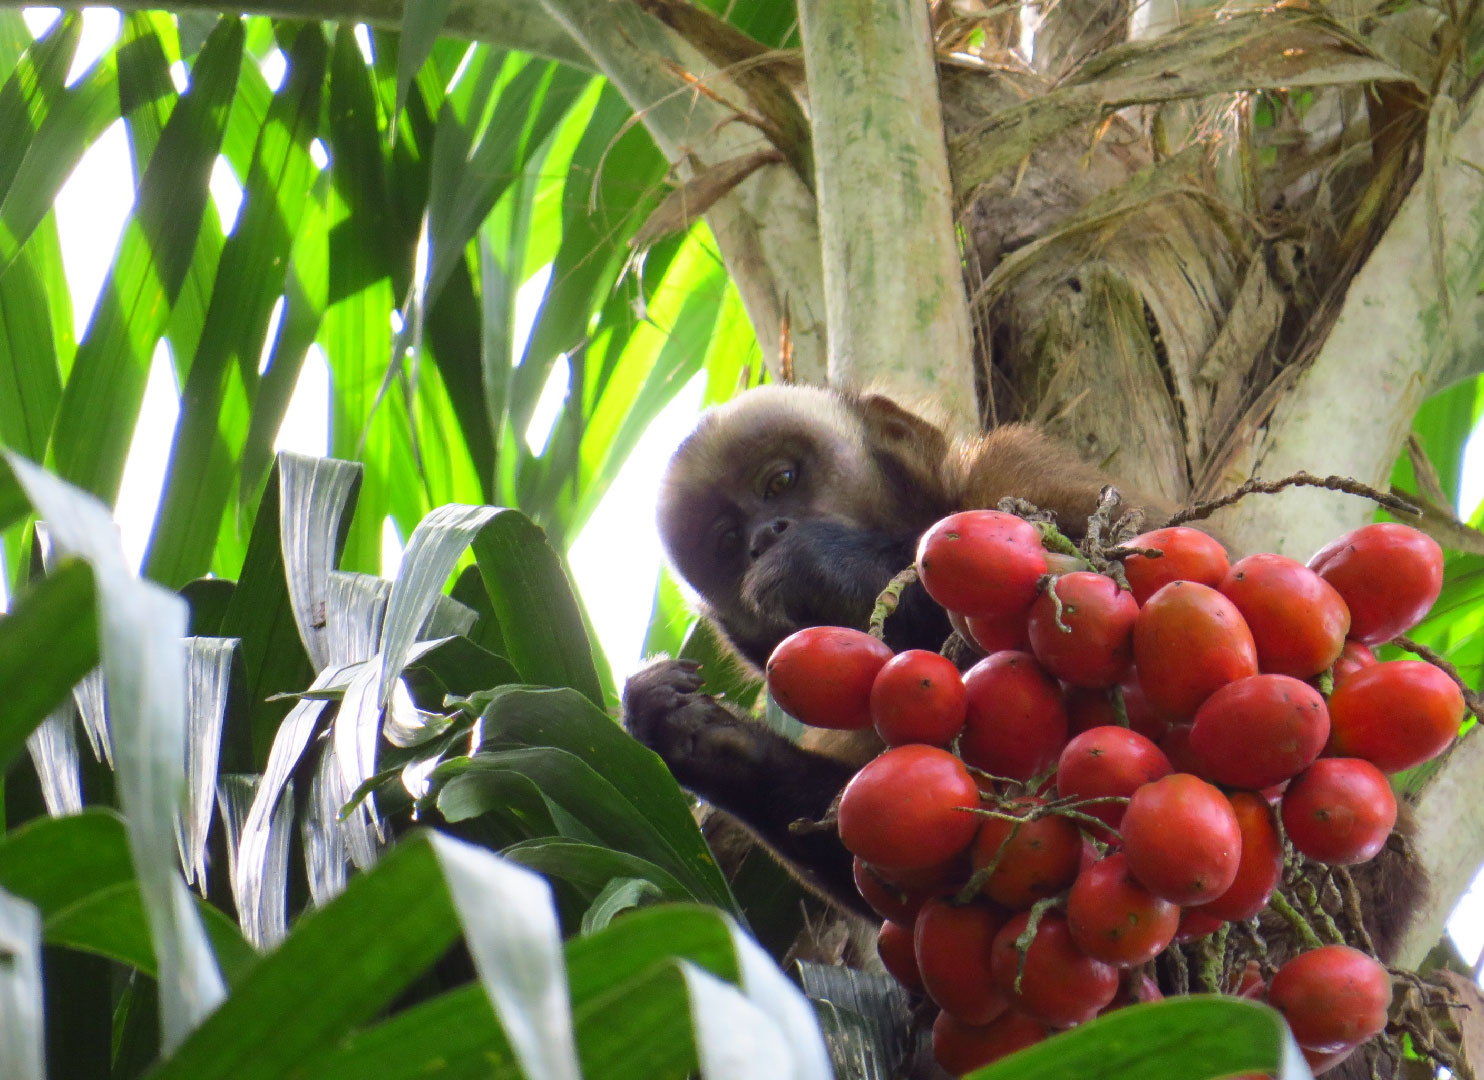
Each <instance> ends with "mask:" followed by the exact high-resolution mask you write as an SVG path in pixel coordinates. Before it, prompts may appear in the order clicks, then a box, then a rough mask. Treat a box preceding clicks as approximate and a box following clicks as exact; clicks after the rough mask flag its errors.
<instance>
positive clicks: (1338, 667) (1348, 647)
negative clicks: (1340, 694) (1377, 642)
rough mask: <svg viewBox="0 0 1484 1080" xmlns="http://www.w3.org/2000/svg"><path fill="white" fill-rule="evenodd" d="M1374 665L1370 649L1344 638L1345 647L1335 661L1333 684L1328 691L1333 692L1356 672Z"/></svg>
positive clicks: (1373, 656)
mask: <svg viewBox="0 0 1484 1080" xmlns="http://www.w3.org/2000/svg"><path fill="white" fill-rule="evenodd" d="M1375 663H1376V654H1375V653H1373V652H1371V650H1370V649H1368V648H1366V647H1365V646H1364V645H1362V644H1361V643H1360V642H1358V641H1355V640H1353V639H1351V638H1346V639H1345V647H1344V648H1342V649H1341V650H1340V658H1339V659H1338V660H1336V661H1335V666H1334V683H1333V685H1332V686H1331V687H1330V690H1331V691H1333V690H1334V687H1336V686H1339V685H1340V683H1342V682H1344V681H1345V680H1346V679H1348V678H1349V677H1350V676H1352V675H1354V674H1355V673H1356V672H1357V671H1359V670H1361V669H1362V668H1368V667H1371V666H1373V665H1374V664H1375Z"/></svg>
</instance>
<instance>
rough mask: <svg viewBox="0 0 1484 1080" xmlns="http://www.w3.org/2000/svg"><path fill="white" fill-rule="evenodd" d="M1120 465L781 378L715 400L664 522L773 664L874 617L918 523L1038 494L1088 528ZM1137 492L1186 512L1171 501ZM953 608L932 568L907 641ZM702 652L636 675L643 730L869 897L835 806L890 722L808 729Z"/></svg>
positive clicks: (937, 625) (662, 500)
mask: <svg viewBox="0 0 1484 1080" xmlns="http://www.w3.org/2000/svg"><path fill="white" fill-rule="evenodd" d="M1109 482H1110V479H1109V477H1108V476H1106V475H1105V474H1104V473H1102V472H1101V471H1099V470H1098V469H1095V468H1093V467H1092V466H1090V465H1088V464H1086V463H1085V462H1083V461H1081V460H1080V459H1078V458H1077V457H1076V455H1075V454H1073V453H1072V451H1071V450H1070V449H1069V448H1067V447H1065V446H1063V445H1062V444H1060V443H1058V442H1056V441H1055V440H1053V439H1051V438H1049V437H1047V436H1046V435H1044V434H1042V433H1041V432H1040V431H1039V430H1037V429H1036V428H1034V427H1031V426H1029V425H1026V424H1008V425H1005V426H1002V427H997V428H995V429H994V430H992V431H990V432H987V433H985V434H983V435H980V436H978V437H976V438H972V439H967V440H962V441H955V440H950V439H949V438H948V437H947V436H946V435H945V434H944V433H943V432H942V431H941V430H940V429H939V428H938V427H936V426H934V425H933V424H931V423H929V422H928V421H927V420H924V419H923V418H921V417H919V416H916V415H914V414H913V413H910V412H908V411H906V410H905V409H903V408H901V407H900V406H898V405H896V404H894V403H893V402H891V401H890V400H888V399H887V398H884V397H880V396H877V395H869V394H866V395H862V394H852V393H846V392H842V391H838V390H827V389H822V388H818V387H806V386H764V387H759V388H758V389H755V390H751V391H749V392H747V393H745V394H743V395H741V396H740V397H738V398H737V399H736V400H734V401H732V402H729V403H727V404H725V405H722V406H720V407H718V408H716V409H713V410H711V411H709V412H707V413H706V414H705V415H704V416H702V418H701V420H700V422H699V424H698V425H697V427H696V430H695V431H694V432H693V433H692V434H691V435H690V436H689V437H688V438H687V439H686V440H685V441H684V442H683V443H682V444H681V445H680V448H679V449H678V450H677V451H676V452H675V456H674V457H673V458H672V459H671V461H670V464H669V467H668V468H667V469H666V471H665V475H664V478H663V480H662V481H661V486H660V497H659V510H658V517H659V529H660V538H661V540H662V541H663V543H664V546H665V551H666V553H667V554H668V556H669V559H670V561H671V563H672V564H673V565H674V567H675V569H676V570H677V571H678V572H679V573H680V575H681V576H682V577H683V578H684V579H685V580H686V581H687V582H688V583H689V584H690V586H691V587H692V588H693V589H694V590H695V591H696V592H697V593H698V594H699V596H700V598H701V602H702V610H703V612H704V614H705V615H706V616H707V617H708V618H709V619H710V620H711V621H712V623H713V624H714V625H715V626H716V627H717V628H718V629H719V630H720V631H721V633H722V635H723V636H724V637H725V638H726V639H727V641H728V642H730V643H731V645H732V647H733V648H734V649H735V650H736V652H737V653H738V655H739V656H740V657H742V658H743V659H744V660H745V661H747V662H748V663H749V664H750V665H751V666H752V667H754V668H756V669H758V670H759V671H761V669H762V668H763V666H764V665H765V664H766V663H767V659H768V656H769V654H770V653H772V651H773V648H774V646H776V645H777V644H778V643H779V642H780V641H782V640H783V639H784V638H785V637H787V636H788V635H789V634H792V633H793V632H794V631H796V630H799V629H802V628H804V627H806V626H854V627H858V628H860V629H865V627H866V624H867V621H868V620H869V617H870V613H871V609H872V606H873V604H874V602H875V599H876V596H877V595H878V594H879V593H880V592H881V590H882V589H883V588H885V586H886V585H887V583H888V582H889V581H890V580H891V579H892V577H893V576H894V575H896V574H897V573H898V572H900V571H901V570H903V569H905V568H906V567H908V566H910V565H912V562H913V560H914V558H915V556H916V550H917V540H918V537H919V536H921V535H922V533H923V532H925V531H926V530H927V529H928V527H929V526H931V525H932V524H933V523H934V522H936V521H938V520H939V519H940V518H942V517H945V516H946V515H948V514H950V513H953V512H954V511H956V510H967V509H976V508H993V507H994V506H995V505H996V504H997V503H998V502H999V501H1000V500H1001V499H1003V498H1005V497H1006V496H1015V497H1018V498H1022V499H1025V500H1028V501H1029V502H1031V503H1034V504H1035V505H1036V506H1038V507H1040V508H1041V509H1043V510H1046V511H1049V512H1050V513H1052V514H1053V515H1054V516H1055V519H1056V523H1057V526H1058V527H1059V528H1060V529H1061V530H1062V531H1063V532H1064V533H1067V534H1068V535H1071V536H1074V537H1079V536H1081V535H1082V533H1083V531H1084V530H1085V528H1086V523H1087V518H1088V516H1089V515H1090V514H1092V512H1093V511H1094V510H1095V509H1096V507H1097V502H1098V496H1099V494H1100V492H1101V491H1102V489H1103V487H1104V486H1105V485H1107V484H1108V483H1109ZM1133 501H1134V502H1135V504H1136V505H1141V506H1143V507H1147V508H1149V509H1151V510H1153V511H1154V513H1155V516H1161V515H1167V514H1168V512H1169V511H1170V508H1169V507H1166V506H1165V505H1163V504H1162V503H1160V502H1159V501H1158V500H1155V499H1150V498H1145V497H1138V496H1135V497H1134V499H1133ZM950 629H951V628H950V626H949V623H948V618H947V616H946V614H945V613H944V612H943V609H942V608H940V607H938V605H936V604H934V603H933V602H932V600H930V599H929V598H928V596H927V594H926V592H925V591H924V590H923V589H922V587H921V586H920V585H913V586H911V587H910V588H909V589H907V590H906V591H905V592H904V593H903V595H902V598H901V603H900V605H899V606H898V608H897V610H896V611H895V612H894V613H893V614H892V616H891V618H889V619H888V620H887V621H886V642H887V644H888V645H890V646H891V647H892V648H893V649H894V650H897V651H900V650H903V649H914V648H917V649H931V650H934V651H936V650H938V649H939V648H940V647H942V645H943V643H944V640H945V639H946V638H947V637H948V635H949V633H950ZM701 685H702V677H701V675H700V674H699V672H698V670H697V666H696V665H695V664H693V663H691V662H688V661H682V660H662V661H659V662H657V663H654V664H652V665H650V666H649V667H647V668H645V669H644V670H643V671H640V672H639V673H638V674H636V675H635V676H634V677H633V678H631V679H630V680H629V681H628V684H627V685H626V686H625V687H624V713H625V717H626V723H627V725H628V728H629V731H630V732H631V733H632V734H633V735H634V736H635V738H637V739H639V741H640V742H642V743H644V744H645V745H646V746H648V747H649V748H650V749H652V750H654V751H655V752H656V753H658V754H659V755H660V757H661V758H663V759H664V760H665V762H666V764H668V765H669V766H670V770H671V772H672V773H673V774H674V775H675V778H676V779H677V780H678V781H679V782H680V783H681V784H683V785H685V786H686V787H688V788H690V789H691V790H692V791H694V792H696V794H698V795H700V796H701V797H703V798H704V799H706V800H707V801H708V802H710V803H711V804H713V805H714V806H717V807H720V808H721V809H723V810H726V811H728V812H729V813H731V814H733V815H734V816H736V817H738V818H740V819H741V820H742V821H743V822H744V823H745V824H746V825H747V826H749V827H750V828H751V830H752V831H753V832H754V833H756V834H757V835H758V836H759V837H760V838H761V839H762V840H763V841H764V842H765V843H766V844H767V845H768V846H769V847H771V848H772V849H773V850H774V851H775V852H777V853H778V854H779V855H780V856H782V857H783V859H784V860H785V861H786V862H787V863H788V864H789V865H790V866H791V867H792V868H793V869H794V870H795V872H796V873H797V874H798V876H799V877H800V878H801V880H802V881H803V882H804V883H805V884H806V885H808V886H811V887H812V888H814V889H815V890H817V891H819V892H821V893H823V894H824V895H826V896H827V897H828V898H831V899H833V900H835V901H836V902H837V903H841V904H844V905H845V906H847V907H849V908H853V909H854V910H857V911H861V912H865V911H866V910H867V909H866V908H865V906H864V902H863V901H862V900H861V899H860V897H859V895H858V893H857V892H856V889H855V887H854V884H853V882H852V879H851V860H850V856H849V855H848V854H847V853H846V851H845V849H844V848H843V847H842V846H841V845H840V842H839V840H838V839H837V838H836V837H835V835H834V831H833V830H825V831H814V832H809V831H805V832H800V831H798V830H792V829H790V825H792V824H793V823H794V822H796V821H799V820H801V819H803V820H808V821H817V820H819V819H820V818H822V817H823V816H824V815H825V813H826V811H827V810H828V809H829V807H830V804H831V803H832V802H833V801H834V799H835V797H836V796H837V795H838V794H839V792H840V790H841V789H842V788H843V787H844V786H845V784H846V782H847V781H849V779H850V777H851V776H852V775H853V774H854V773H855V771H856V770H857V769H859V768H860V766H861V765H863V764H865V763H866V762H867V761H869V760H870V759H871V758H872V757H874V756H875V755H876V754H877V753H879V752H880V751H881V749H882V745H881V743H880V742H879V741H878V740H877V738H876V735H875V732H874V731H872V730H870V729H866V730H865V731H862V732H836V731H820V730H810V731H809V732H807V733H806V734H805V735H804V737H803V739H802V741H801V742H800V743H798V744H796V743H793V742H791V741H790V740H788V739H786V738H784V737H783V736H781V735H779V734H777V733H775V732H773V731H772V730H771V729H769V728H768V727H766V726H765V725H763V724H761V723H759V722H757V721H756V720H753V719H752V718H750V717H746V716H742V715H740V714H739V713H737V712H734V711H733V710H731V709H728V708H727V707H726V706H724V705H722V704H721V703H719V702H718V701H716V700H715V699H714V698H711V697H709V696H707V695H705V694H703V693H701V692H700V690H701Z"/></svg>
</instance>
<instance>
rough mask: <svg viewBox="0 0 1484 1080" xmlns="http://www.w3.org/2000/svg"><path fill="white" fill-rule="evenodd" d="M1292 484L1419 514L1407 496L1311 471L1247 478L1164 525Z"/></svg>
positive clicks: (1194, 518)
mask: <svg viewBox="0 0 1484 1080" xmlns="http://www.w3.org/2000/svg"><path fill="white" fill-rule="evenodd" d="M1291 487H1320V488H1326V489H1328V490H1330V491H1343V492H1345V493H1346V494H1347V495H1359V496H1361V497H1363V498H1366V499H1370V500H1371V501H1372V502H1376V503H1380V504H1381V505H1382V506H1384V507H1386V509H1388V510H1390V511H1391V512H1392V513H1393V514H1405V515H1408V516H1410V517H1421V516H1422V511H1421V510H1419V509H1418V508H1417V507H1415V506H1413V505H1412V504H1411V503H1409V502H1407V500H1406V499H1402V498H1399V497H1397V496H1395V495H1392V494H1390V493H1389V492H1385V491H1377V490H1376V489H1375V488H1373V487H1371V486H1370V485H1369V484H1362V483H1361V482H1360V481H1359V480H1355V479H1352V478H1351V477H1348V476H1315V475H1313V474H1312V473H1306V472H1296V473H1294V474H1293V475H1292V476H1285V477H1284V478H1283V479H1281V480H1257V479H1252V480H1248V481H1247V482H1246V483H1245V484H1241V485H1239V486H1238V487H1237V488H1235V489H1234V490H1232V491H1231V492H1229V493H1228V494H1226V495H1223V496H1221V498H1219V499H1211V500H1209V501H1207V502H1200V503H1196V504H1195V505H1194V506H1188V507H1186V508H1185V509H1184V510H1181V511H1180V512H1179V513H1177V514H1176V515H1175V516H1174V517H1172V518H1170V520H1169V521H1167V522H1165V528H1169V527H1170V526H1172V525H1184V524H1185V523H1186V522H1187V521H1202V520H1204V519H1206V518H1208V517H1210V516H1211V515H1212V514H1214V513H1216V511H1218V510H1222V509H1225V508H1226V507H1228V506H1230V505H1231V504H1232V503H1234V502H1236V501H1237V500H1238V499H1242V498H1245V497H1246V496H1248V495H1254V494H1256V495H1273V494H1276V493H1277V492H1280V491H1282V490H1283V489H1284V488H1291Z"/></svg>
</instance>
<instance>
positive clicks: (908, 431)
mask: <svg viewBox="0 0 1484 1080" xmlns="http://www.w3.org/2000/svg"><path fill="white" fill-rule="evenodd" d="M860 410H861V417H862V418H863V419H864V420H865V422H866V430H867V432H869V434H870V445H872V446H874V447H878V448H881V449H897V450H898V451H899V452H900V450H901V449H904V448H905V449H907V450H908V456H909V457H910V458H911V459H913V460H917V461H923V460H924V459H926V460H928V461H933V462H937V461H941V460H942V459H943V458H944V457H946V456H947V454H948V437H947V436H946V435H944V434H943V432H942V430H941V429H939V428H938V427H937V426H936V425H934V424H932V423H930V422H928V421H927V420H924V419H923V418H922V417H920V416H918V415H917V414H916V413H911V412H908V411H907V410H906V409H904V408H902V407H901V406H900V405H898V404H897V403H896V402H895V401H892V400H891V399H890V398H887V397H883V396H882V395H880V394H866V395H864V396H863V397H861V399H860Z"/></svg>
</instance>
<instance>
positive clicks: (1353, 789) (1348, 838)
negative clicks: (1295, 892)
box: [1282, 758, 1396, 866]
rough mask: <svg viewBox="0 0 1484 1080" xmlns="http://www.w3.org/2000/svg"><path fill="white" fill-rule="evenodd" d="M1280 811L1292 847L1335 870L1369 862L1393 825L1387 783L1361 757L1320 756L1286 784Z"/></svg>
mask: <svg viewBox="0 0 1484 1080" xmlns="http://www.w3.org/2000/svg"><path fill="white" fill-rule="evenodd" d="M1282 808H1283V827H1284V828H1285V829H1287V830H1288V836H1289V839H1291V840H1292V841H1293V846H1294V847H1296V848H1298V850H1300V851H1302V852H1303V853H1304V854H1305V855H1307V856H1309V858H1311V859H1318V860H1319V861H1320V862H1326V863H1333V864H1336V865H1339V866H1350V865H1353V864H1355V863H1363V862H1367V861H1369V860H1370V859H1372V858H1373V857H1374V856H1375V855H1376V853H1377V852H1379V851H1380V850H1381V848H1382V847H1384V846H1385V844H1386V838H1387V837H1388V836H1390V835H1391V830H1392V827H1393V826H1394V825H1396V798H1395V797H1394V796H1393V795H1392V793H1391V785H1390V784H1388V783H1387V782H1386V777H1385V776H1384V775H1383V774H1382V772H1381V770H1380V769H1378V768H1376V767H1375V766H1374V765H1372V764H1371V763H1370V762H1369V761H1362V760H1361V759H1360V758H1320V759H1319V760H1318V761H1316V762H1314V764H1313V765H1312V766H1310V767H1309V769H1308V771H1306V772H1304V773H1302V774H1300V775H1299V776H1298V777H1296V778H1295V779H1294V781H1293V783H1291V784H1289V785H1288V790H1287V791H1286V792H1284V793H1283V803H1282Z"/></svg>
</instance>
